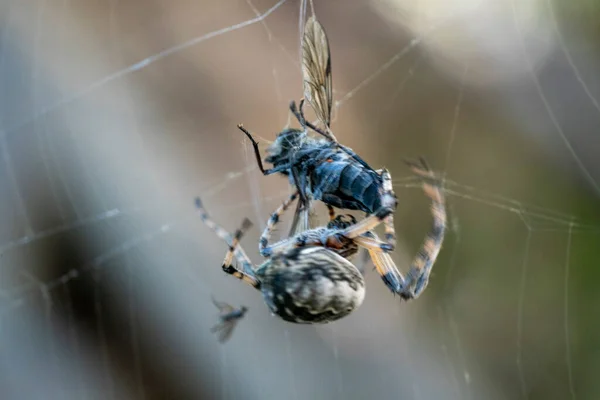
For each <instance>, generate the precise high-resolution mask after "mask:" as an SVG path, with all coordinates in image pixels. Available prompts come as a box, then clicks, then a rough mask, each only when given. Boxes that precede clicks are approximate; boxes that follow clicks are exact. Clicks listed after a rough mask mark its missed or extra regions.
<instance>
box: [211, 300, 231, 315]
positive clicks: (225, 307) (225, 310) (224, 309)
mask: <svg viewBox="0 0 600 400" xmlns="http://www.w3.org/2000/svg"><path fill="white" fill-rule="evenodd" d="M210 299H211V300H212V303H213V304H214V305H215V307H217V308H218V309H219V312H220V313H221V314H229V313H230V312H232V311H233V310H234V309H235V308H234V307H233V306H231V305H229V304H227V303H224V302H222V301H218V300H216V299H215V298H214V296H211V297H210Z"/></svg>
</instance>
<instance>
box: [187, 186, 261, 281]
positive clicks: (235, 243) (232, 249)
mask: <svg viewBox="0 0 600 400" xmlns="http://www.w3.org/2000/svg"><path fill="white" fill-rule="evenodd" d="M196 208H197V209H198V211H199V212H200V218H201V219H202V221H203V222H204V223H205V224H206V226H208V227H209V228H210V229H211V230H212V231H213V232H215V233H216V234H217V236H219V237H220V238H221V239H223V240H224V241H225V242H227V244H228V245H229V250H228V251H227V254H225V259H224V260H223V266H222V268H223V271H225V272H226V273H228V274H230V275H233V276H235V277H236V278H238V279H241V280H243V281H244V282H246V283H247V284H249V285H250V286H253V287H255V288H256V289H259V288H260V281H259V280H258V279H257V278H256V276H255V275H254V268H253V265H252V261H250V258H249V257H248V256H247V255H246V253H245V252H244V250H243V249H242V247H241V246H239V241H240V239H241V238H242V236H243V235H244V233H245V232H246V231H247V230H248V229H250V227H251V226H252V222H250V220H249V219H247V218H246V219H244V221H243V222H242V226H241V227H240V229H238V230H237V231H235V233H234V234H233V235H231V234H229V232H227V231H226V230H225V229H223V228H222V227H221V226H220V225H218V224H217V223H216V222H214V221H213V220H212V219H211V218H210V216H209V215H208V213H207V212H206V209H205V208H204V205H203V204H202V200H200V198H199V197H196ZM234 256H235V258H236V260H237V262H238V263H239V264H240V265H241V266H242V270H241V271H240V270H238V269H236V268H235V267H234V266H233V265H232V261H233V257H234Z"/></svg>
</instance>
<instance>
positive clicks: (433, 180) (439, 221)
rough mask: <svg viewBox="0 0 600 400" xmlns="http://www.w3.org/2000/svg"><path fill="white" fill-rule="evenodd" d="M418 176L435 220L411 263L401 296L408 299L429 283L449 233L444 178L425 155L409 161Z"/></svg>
mask: <svg viewBox="0 0 600 400" xmlns="http://www.w3.org/2000/svg"><path fill="white" fill-rule="evenodd" d="M405 162H406V163H407V164H408V165H409V166H410V168H411V170H412V171H413V173H415V174H416V175H417V176H419V177H420V178H421V180H422V185H423V191H424V192H425V194H426V195H427V197H429V198H430V199H431V214H432V217H433V223H432V226H431V229H430V231H429V232H428V233H427V237H426V238H425V241H424V242H423V244H422V245H421V248H420V249H419V251H418V253H417V255H416V256H415V258H414V260H413V261H412V263H411V265H410V269H409V272H408V274H407V276H406V280H405V282H404V283H403V285H402V286H403V288H402V291H401V292H400V293H399V294H400V296H401V297H402V298H403V299H405V300H410V299H416V298H417V297H419V295H420V294H421V293H422V292H423V290H424V289H425V288H426V287H427V283H428V282H429V276H430V275H431V268H432V267H433V264H434V263H435V261H436V259H437V257H438V255H439V253H440V250H441V248H442V243H443V242H444V236H445V233H446V223H447V216H446V206H445V198H444V194H443V191H442V187H441V186H442V182H441V181H440V180H439V179H437V177H436V176H435V174H434V173H433V172H432V171H431V169H430V168H429V167H428V166H427V163H426V162H425V160H424V159H422V158H421V159H419V163H417V162H411V161H405Z"/></svg>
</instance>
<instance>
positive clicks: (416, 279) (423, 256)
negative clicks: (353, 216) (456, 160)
mask: <svg viewBox="0 0 600 400" xmlns="http://www.w3.org/2000/svg"><path fill="white" fill-rule="evenodd" d="M406 163H407V164H408V165H409V166H410V168H411V170H412V171H413V173H414V174H415V175H417V176H419V177H420V178H421V179H422V185H423V191H424V192H425V194H426V195H427V197H429V198H430V199H431V213H432V216H433V225H432V228H431V230H430V231H429V232H428V233H427V237H426V238H425V241H424V242H423V244H422V245H421V248H420V249H419V251H418V252H417V255H416V256H415V258H414V260H413V261H412V263H411V266H410V269H409V272H408V274H407V276H406V278H405V277H403V276H402V274H401V273H400V271H398V269H397V267H396V265H395V263H394V261H393V260H392V258H391V256H390V255H389V254H388V253H387V251H386V249H385V245H386V244H387V243H386V242H382V241H380V240H379V238H378V237H377V235H376V234H375V233H374V232H368V233H366V234H363V235H361V236H358V237H355V238H354V241H355V242H356V243H357V244H358V245H360V246H362V247H365V248H366V249H367V250H368V251H369V255H370V256H371V260H372V261H373V264H374V265H375V269H376V270H377V272H378V273H379V275H380V276H381V278H382V279H383V281H384V282H385V284H386V285H387V287H388V288H389V289H390V290H391V291H392V292H394V293H397V294H399V295H400V297H402V298H403V299H404V300H410V299H415V298H417V297H418V296H419V295H420V294H421V293H422V292H423V290H424V289H425V287H426V286H427V283H428V281H429V276H430V274H431V268H432V267H433V264H434V263H435V261H436V259H437V256H438V254H439V252H440V249H441V247H442V243H443V241H444V234H445V229H446V208H445V205H444V195H443V193H442V190H441V188H440V182H439V181H438V180H437V179H436V176H435V174H434V173H433V172H432V171H431V169H430V168H429V167H428V166H427V163H426V162H425V160H423V159H422V158H421V159H419V163H417V162H412V161H406ZM369 218H370V217H369ZM363 221H364V220H363ZM361 222H362V221H361ZM359 224H360V223H359ZM357 225H358V224H357ZM348 229H349V230H350V231H353V232H358V231H360V230H359V229H357V228H355V227H350V228H348Z"/></svg>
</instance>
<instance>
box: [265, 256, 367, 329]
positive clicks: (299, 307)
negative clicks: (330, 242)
mask: <svg viewBox="0 0 600 400" xmlns="http://www.w3.org/2000/svg"><path fill="white" fill-rule="evenodd" d="M256 275H257V277H258V278H259V279H260V281H261V291H262V293H263V296H264V299H265V302H266V303H267V305H268V306H269V308H270V309H271V312H273V313H274V314H276V315H278V316H279V317H280V318H282V319H283V320H285V321H288V322H294V323H300V324H302V323H304V324H308V323H312V324H314V323H327V322H331V321H335V320H338V319H340V318H343V317H345V316H346V315H348V314H350V313H351V312H352V311H354V310H355V309H356V308H358V307H359V306H360V305H361V304H362V302H363V300H364V297H365V282H364V279H363V276H362V274H361V273H360V272H359V271H358V269H357V268H356V267H355V266H354V265H353V264H352V263H351V262H349V261H348V260H346V259H344V258H343V257H341V256H340V255H338V254H336V253H334V252H333V251H331V250H328V249H326V248H323V247H303V248H295V249H292V250H290V251H289V252H286V253H284V254H281V255H277V256H274V257H273V258H272V259H271V260H270V261H268V262H266V263H265V264H263V266H262V267H261V268H259V269H258V270H257V271H256Z"/></svg>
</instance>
